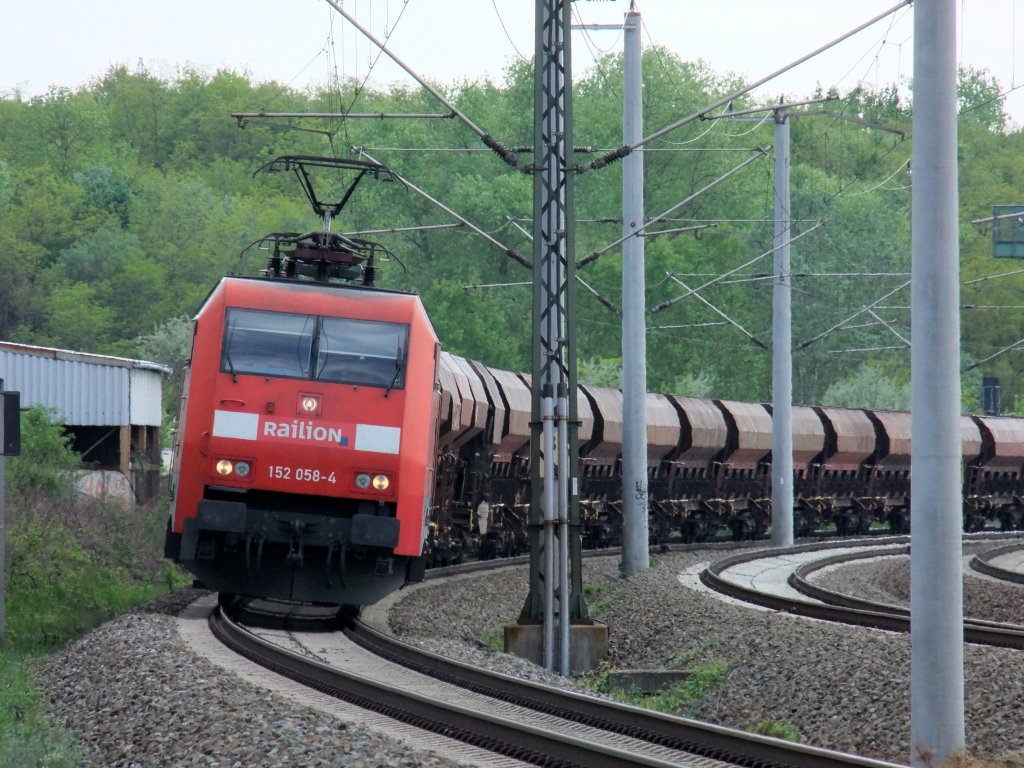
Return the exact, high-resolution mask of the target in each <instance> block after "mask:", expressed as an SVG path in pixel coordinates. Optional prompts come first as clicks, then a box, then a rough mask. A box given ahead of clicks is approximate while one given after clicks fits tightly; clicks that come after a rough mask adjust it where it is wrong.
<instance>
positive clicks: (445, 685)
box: [210, 611, 890, 768]
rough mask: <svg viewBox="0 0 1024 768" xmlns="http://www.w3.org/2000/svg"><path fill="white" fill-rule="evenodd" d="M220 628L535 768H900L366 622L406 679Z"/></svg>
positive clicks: (304, 677)
mask: <svg viewBox="0 0 1024 768" xmlns="http://www.w3.org/2000/svg"><path fill="white" fill-rule="evenodd" d="M210 622H211V627H212V629H213V631H214V633H215V634H216V635H217V636H218V637H219V638H220V639H221V640H222V641H223V642H225V643H226V644H228V645H229V647H231V648H232V649H234V650H236V651H237V652H239V653H241V654H243V655H245V656H247V657H248V658H250V659H253V660H255V661H257V662H258V663H259V664H261V665H264V666H267V667H269V668H271V669H273V670H274V671H277V672H279V673H281V674H284V675H286V676H288V677H291V678H293V679H297V680H299V681H300V682H302V683H304V684H306V685H309V686H312V687H315V688H317V689H318V690H320V691H323V692H327V693H330V694H331V695H333V696H337V697H339V698H342V699H345V700H346V701H349V702H352V703H356V704H358V705H359V706H362V707H365V708H367V709H370V710H372V711H375V712H378V713H383V714H386V715H387V716H389V717H393V718H395V719H397V720H400V721H403V722H407V723H411V724H414V725H416V726H417V727H420V728H424V729H426V730H430V731H433V732H436V733H443V734H444V735H446V736H449V737H453V738H457V739H459V740H462V741H465V742H467V743H470V744H474V745H476V746H478V747H483V748H486V749H488V750H491V751H493V752H495V753H496V754H499V755H504V756H507V757H510V758H514V759H516V760H521V761H523V762H526V763H529V764H532V765H542V766H641V765H643V766H678V765H691V766H692V765H698V766H708V767H709V768H712V767H717V766H758V767H762V766H763V767H764V768H773V767H774V766H793V767H796V768H822V767H823V766H839V765H842V766H862V767H863V768H883V766H888V765H890V764H888V763H883V762H879V761H874V760H869V759H864V758H859V757H852V756H847V755H843V754H841V753H836V752H830V751H827V750H822V749H816V748H812V747H807V746H803V745H799V744H792V743H790V742H784V741H779V740H777V739H771V738H767V737H762V736H756V735H752V734H748V733H745V732H742V731H735V730H731V729H727V728H720V727H717V726H711V725H706V724H701V723H696V722H693V721H688V720H685V719H682V718H677V717H672V716H668V715H663V714H660V713H656V712H651V711H649V710H643V709H639V708H636V707H630V706H627V705H623V704H618V703H615V702H609V701H604V700H601V699H597V698H594V697H589V696H582V695H579V694H573V693H567V692H564V691H561V690H559V689H556V688H551V687H548V686H543V685H538V684H536V683H529V682H526V681H522V680H519V679H517V678H511V677H507V676H503V675H496V674H493V673H488V672H483V671H481V670H479V669H476V668H471V667H468V666H466V665H463V664H459V663H457V662H453V661H451V660H448V659H445V658H443V657H440V656H437V655H434V654H430V653H427V652H424V651H420V650H418V649H416V648H413V647H411V646H407V645H405V644H403V643H400V642H398V641H396V640H394V639H393V638H390V637H388V636H386V635H383V634H381V633H379V632H376V631H375V630H372V629H370V628H369V627H366V626H364V625H362V624H359V623H358V622H357V623H355V624H354V625H353V626H352V627H351V628H349V629H348V630H346V634H347V635H348V637H349V638H350V639H351V641H352V642H354V643H357V644H358V645H359V646H361V647H362V648H366V649H369V650H370V651H371V652H372V653H373V654H374V655H376V656H377V657H381V658H384V659H386V660H387V661H386V662H381V663H386V664H388V665H391V666H395V667H396V668H397V672H395V671H392V672H391V673H389V674H383V673H382V674H378V673H377V672H375V671H371V669H370V668H371V666H376V663H377V662H371V661H369V660H367V658H365V657H364V658H362V660H361V661H360V662H358V664H357V665H344V666H346V667H348V666H357V667H358V669H359V673H355V672H353V671H351V670H350V669H347V668H342V665H339V664H335V663H333V662H332V663H325V662H324V661H322V660H319V661H318V660H316V659H311V658H310V657H309V656H308V655H306V654H304V653H296V652H294V651H290V650H288V649H285V648H283V647H282V646H281V645H280V644H277V643H275V642H271V641H268V640H266V639H261V638H260V637H257V636H256V635H255V634H254V633H253V632H251V631H249V630H247V629H245V628H243V627H241V626H239V625H238V624H235V623H234V622H233V621H231V620H230V619H228V618H226V617H225V616H224V615H223V614H222V612H220V611H218V612H217V613H215V614H214V615H213V616H211V619H210ZM293 637H294V636H293ZM309 637H310V636H308V635H306V636H298V638H297V639H293V642H294V643H296V644H298V645H300V646H302V645H304V644H308V642H312V641H310V640H309ZM314 637H316V636H314ZM319 637H322V636H319ZM317 642H319V641H317ZM397 665H401V666H397ZM386 680H390V682H387V681H386ZM396 681H399V682H397V683H396Z"/></svg>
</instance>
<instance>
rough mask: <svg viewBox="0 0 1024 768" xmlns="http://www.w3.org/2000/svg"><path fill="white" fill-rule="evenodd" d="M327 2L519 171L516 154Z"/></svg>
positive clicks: (334, 3) (337, 6)
mask: <svg viewBox="0 0 1024 768" xmlns="http://www.w3.org/2000/svg"><path fill="white" fill-rule="evenodd" d="M325 1H326V2H327V4H328V5H330V6H331V7H332V8H334V10H335V11H337V12H338V13H339V14H341V16H342V17H344V19H345V20H346V21H348V23H349V24H351V25H352V26H353V27H355V28H356V29H357V30H358V31H359V32H360V33H361V34H362V35H363V36H364V37H366V39H367V40H369V41H370V42H371V43H373V44H374V45H376V46H377V47H378V48H380V50H381V52H382V53H384V54H387V56H388V58H390V59H391V60H392V61H393V62H395V64H397V65H398V66H399V67H401V68H402V69H403V70H405V72H406V74H408V75H409V76H410V77H412V78H413V79H414V80H415V81H416V82H417V83H419V84H420V85H421V86H422V87H423V88H424V89H425V90H426V91H427V92H428V93H429V94H430V95H431V96H433V97H434V98H435V99H437V100H438V101H439V102H441V103H442V104H444V106H445V107H446V108H447V109H449V110H451V112H452V114H453V115H455V117H457V118H458V119H459V121H460V122H461V123H462V124H463V125H465V126H466V127H467V128H469V129H470V130H471V131H472V132H473V133H475V134H476V135H477V137H478V138H479V139H480V140H481V141H482V142H483V143H484V145H485V146H487V147H489V148H490V149H492V150H494V152H495V154H497V155H498V157H500V158H501V159H502V160H504V161H505V162H506V163H508V164H509V165H510V166H512V167H513V168H516V169H518V168H519V167H520V166H519V161H518V160H517V159H516V156H515V153H514V152H510V151H509V150H508V149H507V148H506V147H504V146H503V145H502V144H501V143H500V142H499V141H498V140H497V139H495V138H494V137H493V136H491V135H490V134H489V133H487V132H486V131H485V130H483V129H482V128H480V127H479V126H478V125H477V124H476V123H474V122H473V121H472V120H470V119H469V117H467V116H466V115H465V113H463V112H462V111H461V110H460V109H459V108H458V107H456V106H455V105H454V104H453V103H452V102H450V101H449V100H448V99H446V98H445V97H444V96H443V95H442V94H441V92H440V91H438V90H437V89H436V88H434V87H433V86H432V85H431V84H430V83H428V82H427V81H426V80H425V79H424V78H422V77H420V75H419V73H417V72H416V71H415V70H414V69H413V68H412V67H410V66H409V65H408V64H406V63H405V62H404V61H402V59H400V58H399V57H398V56H396V55H395V54H394V53H392V52H391V51H390V50H389V49H388V47H387V46H386V45H385V44H384V43H382V42H381V41H380V40H378V39H377V38H376V37H375V36H374V34H373V33H372V32H370V30H368V29H367V28H366V27H364V26H363V25H362V24H360V23H359V21H358V20H357V19H356V18H355V17H354V16H352V14H350V13H349V12H348V11H346V10H345V9H344V8H343V7H342V5H341V3H340V2H339V0H325Z"/></svg>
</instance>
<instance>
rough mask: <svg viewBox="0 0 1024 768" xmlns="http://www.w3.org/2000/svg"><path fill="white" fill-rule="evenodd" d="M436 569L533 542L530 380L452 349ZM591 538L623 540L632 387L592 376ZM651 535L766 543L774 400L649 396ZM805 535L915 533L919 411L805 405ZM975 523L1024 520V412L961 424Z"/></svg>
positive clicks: (586, 445)
mask: <svg viewBox="0 0 1024 768" xmlns="http://www.w3.org/2000/svg"><path fill="white" fill-rule="evenodd" d="M441 362H442V366H441V386H442V406H441V423H440V440H439V449H440V455H439V457H438V488H437V492H436V493H435V497H434V498H435V507H434V511H433V514H432V523H431V530H430V539H429V541H428V546H429V557H430V561H431V564H433V565H437V564H444V563H449V562H457V561H458V560H460V559H462V558H463V557H467V556H469V557H473V556H480V557H492V556H496V555H510V554H516V553H518V552H520V551H524V548H525V542H526V525H527V518H528V502H529V499H530V493H529V480H530V473H529V458H530V456H529V440H530V391H529V386H528V381H529V377H528V376H527V375H525V374H514V373H510V372H508V371H499V370H494V369H492V368H488V367H487V366H486V365H483V364H482V363H479V362H476V361H472V360H467V359H465V358H461V357H456V356H453V355H450V354H448V353H447V352H442V354H441ZM577 398H578V409H579V416H580V423H579V445H580V466H579V478H580V522H581V529H580V535H581V536H582V537H583V541H584V545H585V546H589V547H605V546H611V545H615V544H618V543H620V539H621V531H622V525H621V514H622V503H621V498H622V496H621V492H622V474H621V470H622V466H621V454H622V432H623V425H622V414H623V403H622V393H621V392H620V391H619V390H615V389H607V388H601V387H592V386H587V385H581V386H580V387H579V390H578V393H577ZM646 416H647V459H648V461H647V475H648V478H647V479H648V489H649V493H650V501H649V531H650V536H651V542H652V543H654V544H656V543H665V542H668V541H670V540H673V539H674V540H682V541H687V542H694V541H704V540H707V539H708V538H712V537H716V536H718V535H720V534H722V533H725V534H726V535H730V536H731V537H732V538H734V539H737V540H742V539H756V538H760V537H762V536H764V535H765V533H766V531H767V530H768V528H769V526H770V525H771V513H772V511H771V459H772V457H771V446H772V415H771V406H770V405H765V404H760V403H743V402H736V401H732V400H712V399H704V398H697V397H680V396H674V395H660V394H652V393H649V394H648V395H647V403H646ZM792 424H793V467H794V509H793V516H794V533H795V534H796V535H797V536H808V535H811V534H814V533H815V532H824V531H835V532H837V533H839V534H841V535H856V534H864V533H868V532H870V531H871V530H878V529H885V530H887V531H890V532H893V533H906V532H908V531H909V530H910V414H909V413H904V412H892V411H881V410H869V409H848V408H831V407H823V406H814V407H811V406H794V408H793V414H792ZM960 425H961V435H962V441H961V444H962V455H963V494H964V495H963V520H964V528H965V530H967V531H976V530H980V529H982V528H984V527H986V526H998V527H1000V528H1001V529H1003V530H1014V529H1020V528H1021V527H1022V523H1024V501H1022V498H1021V497H1022V494H1024V480H1022V477H1021V473H1022V470H1024V419H1016V418H1008V417H995V416H963V417H962V418H961V422H960Z"/></svg>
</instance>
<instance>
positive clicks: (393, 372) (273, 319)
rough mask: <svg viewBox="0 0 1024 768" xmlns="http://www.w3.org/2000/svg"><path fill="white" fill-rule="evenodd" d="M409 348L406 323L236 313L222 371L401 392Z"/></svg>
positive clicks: (229, 324)
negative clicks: (355, 385) (312, 380)
mask: <svg viewBox="0 0 1024 768" xmlns="http://www.w3.org/2000/svg"><path fill="white" fill-rule="evenodd" d="M408 348H409V326H407V325H404V324H402V323H384V322H376V321H371V320H351V319H342V318H336V317H315V316H313V315H297V314H291V313H287V312H266V311H263V310H255V309H238V308H232V309H229V310H228V313H227V323H226V327H225V332H224V346H223V351H222V354H221V370H222V371H224V372H225V373H231V374H238V373H247V374H255V375H259V376H281V377H286V378H296V379H316V380H318V381H331V382H338V383H343V384H357V385H362V386H369V387H382V388H385V389H389V390H390V389H402V388H403V387H404V386H405V366H406V356H407V354H408ZM314 363H315V365H314Z"/></svg>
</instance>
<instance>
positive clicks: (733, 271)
mask: <svg viewBox="0 0 1024 768" xmlns="http://www.w3.org/2000/svg"><path fill="white" fill-rule="evenodd" d="M824 225H825V220H824V219H819V220H818V222H817V223H816V224H815V225H814V226H813V227H810V228H809V229H806V230H804V231H803V232H801V233H800V234H799V235H796V236H795V237H791V238H790V239H789V240H787V241H786V242H785V243H781V244H779V245H777V246H775V247H774V248H771V249H770V250H767V251H765V252H764V253H762V254H761V255H759V256H755V257H754V258H752V259H750V261H747V262H744V263H743V264H740V265H739V266H738V267H736V268H735V269H730V270H729V271H728V272H724V273H723V274H721V275H719V276H718V277H715V278H713V279H711V280H708V281H707V282H706V283H704V284H703V285H701V286H700V287H698V288H693V289H690V290H688V291H687V292H686V293H684V294H683V295H682V296H676V297H675V298H674V299H669V300H668V301H663V302H661V304H658V305H657V306H655V307H654V308H653V309H652V310H651V311H650V314H652V315H653V314H655V313H657V312H661V311H663V310H666V309H668V308H669V307H672V306H675V305H676V304H678V303H679V302H680V301H683V300H684V299H686V298H688V297H689V296H691V295H693V294H694V293H697V292H698V291H703V290H704V289H705V288H707V287H709V286H711V285H714V284H715V283H720V282H721V281H722V280H724V279H725V278H727V277H729V275H735V274H736V273H737V272H739V271H741V270H744V269H746V268H747V267H749V266H750V265H752V264H756V263H757V262H759V261H760V260H761V259H763V258H765V257H766V256H771V255H772V254H773V253H775V252H776V251H777V250H779V248H782V247H784V246H785V245H787V244H790V245H791V244H793V243H795V242H796V241H797V240H799V239H800V238H802V237H804V236H806V235H809V234H810V233H811V232H813V231H815V230H816V229H818V228H819V227H822V226H824Z"/></svg>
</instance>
